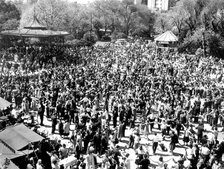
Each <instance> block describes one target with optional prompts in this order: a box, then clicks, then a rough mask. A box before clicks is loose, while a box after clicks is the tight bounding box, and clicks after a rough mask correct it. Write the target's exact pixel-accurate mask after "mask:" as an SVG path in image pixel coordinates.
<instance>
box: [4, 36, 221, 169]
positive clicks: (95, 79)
mask: <svg viewBox="0 0 224 169" xmlns="http://www.w3.org/2000/svg"><path fill="white" fill-rule="evenodd" d="M38 50H39V49H38ZM66 50H67V51H69V54H70V56H72V55H73V54H74V57H79V60H81V62H76V61H75V60H71V61H70V62H66V64H65V63H64V64H63V62H60V64H58V63H56V64H50V62H47V61H45V60H43V63H44V64H43V65H44V66H40V67H35V68H34V69H33V70H32V71H31V70H30V71H27V70H26V71H25V70H24V69H25V67H24V68H22V67H21V68H19V69H16V71H15V70H13V69H12V67H10V68H9V67H7V66H5V67H3V68H2V73H1V77H2V78H1V79H0V85H1V86H2V87H1V88H0V96H1V97H3V98H5V99H7V100H8V101H10V102H13V103H14V105H13V108H12V109H13V110H12V112H13V113H12V114H13V117H10V118H11V119H12V120H13V119H14V122H23V116H24V115H30V117H31V119H32V124H35V113H31V112H37V114H38V121H39V123H40V125H44V124H43V119H44V115H46V117H47V118H48V119H51V121H52V126H51V127H52V134H55V131H56V130H58V132H59V135H60V136H61V139H64V138H65V139H66V138H67V139H70V141H71V142H72V144H73V146H72V147H70V148H69V147H67V145H66V144H62V143H61V142H60V140H58V141H56V143H54V144H53V143H51V141H50V140H48V139H46V140H43V141H42V142H41V143H40V144H39V148H38V151H37V156H38V159H39V160H36V161H35V160H34V161H35V162H33V159H29V160H28V161H27V162H28V164H27V168H36V169H43V168H45V169H50V168H52V169H58V168H63V166H60V165H59V162H60V160H63V159H65V158H67V157H68V156H70V155H72V154H74V157H75V158H76V163H75V164H74V166H73V168H83V169H84V168H86V169H91V168H93V169H96V168H105V169H115V168H122V169H124V168H127V169H130V168H131V166H130V165H131V162H130V158H129V156H130V154H128V153H127V152H126V151H125V149H128V148H130V149H134V150H135V152H136V154H137V158H136V160H135V163H136V165H137V166H138V167H140V168H141V169H148V168H149V167H150V166H151V164H150V163H156V165H157V168H178V169H181V168H189V169H190V168H191V169H195V168H198V169H203V168H212V169H218V168H221V165H222V163H221V162H222V154H223V152H224V142H223V141H222V140H221V141H219V140H218V134H219V130H220V129H221V130H222V129H223V125H224V124H223V104H222V103H223V78H222V74H223V64H224V62H223V60H219V59H216V58H213V57H207V58H204V57H202V56H196V55H188V54H178V53H174V52H169V51H165V52H159V53H155V52H154V50H151V49H150V46H149V45H148V44H147V43H145V42H143V41H140V40H137V41H134V42H125V43H123V44H118V43H117V44H116V43H112V44H111V45H110V46H107V47H106V48H100V47H95V48H81V49H76V50H78V52H77V51H75V50H73V49H66ZM77 53H78V54H77ZM14 55H15V52H14ZM36 55H38V54H36ZM46 57H47V56H46ZM4 58H5V57H4ZM19 60H20V59H18V61H19ZM4 62H7V61H6V60H4ZM45 62H46V63H45ZM24 63H25V64H26V62H24ZM2 65H3V64H2ZM21 72H22V73H21ZM17 110H19V111H18V112H17ZM15 112H16V113H15ZM205 123H209V124H210V125H211V126H212V131H206V129H205V127H204V124H205ZM71 124H75V130H73V131H70V125H71ZM127 129H129V130H131V131H132V132H131V134H130V135H128V137H129V143H128V144H127V147H126V148H125V149H122V148H121V147H120V146H119V143H120V142H122V139H123V138H124V137H125V136H126V137H127V135H126V133H125V132H126V131H127ZM159 131H161V132H159ZM208 132H209V136H210V137H208V135H207V133H208ZM151 135H153V136H151ZM149 136H150V137H149ZM142 137H145V138H146V140H148V144H145V145H142V144H140V140H141V138H142ZM180 139H183V143H184V144H183V145H180ZM164 141H169V142H170V144H169V145H170V146H169V147H166V146H165V145H164V144H163V142H164ZM50 143H51V144H50ZM52 145H54V146H52ZM177 145H178V146H182V147H185V148H186V152H185V154H184V155H182V156H180V158H179V159H178V160H175V159H173V158H171V159H170V160H172V161H173V163H174V165H172V166H171V165H168V162H167V161H165V160H164V159H163V157H162V156H161V157H160V158H159V161H153V160H152V159H151V158H150V156H153V155H155V154H156V151H157V149H158V146H159V147H160V148H161V149H162V150H163V151H170V155H175V151H174V150H175V148H176V146H177ZM148 149H152V153H149V152H150V151H147V150H148Z"/></svg>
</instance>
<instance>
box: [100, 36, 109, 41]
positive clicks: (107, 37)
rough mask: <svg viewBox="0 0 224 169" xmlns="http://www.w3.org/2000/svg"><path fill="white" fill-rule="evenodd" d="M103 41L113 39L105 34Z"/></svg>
mask: <svg viewBox="0 0 224 169" xmlns="http://www.w3.org/2000/svg"><path fill="white" fill-rule="evenodd" d="M101 41H105V42H109V41H111V38H110V37H109V36H103V37H102V39H101Z"/></svg>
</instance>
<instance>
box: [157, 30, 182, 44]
mask: <svg viewBox="0 0 224 169" xmlns="http://www.w3.org/2000/svg"><path fill="white" fill-rule="evenodd" d="M155 41H156V42H177V41H178V38H177V37H176V35H174V34H173V32H171V31H166V32H165V33H163V34H161V35H159V36H158V37H157V38H155Z"/></svg>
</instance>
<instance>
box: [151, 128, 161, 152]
mask: <svg viewBox="0 0 224 169" xmlns="http://www.w3.org/2000/svg"><path fill="white" fill-rule="evenodd" d="M159 140H160V139H159V136H158V135H157V133H156V132H155V133H154V136H153V138H152V152H153V155H155V153H156V149H157V147H158V144H159Z"/></svg>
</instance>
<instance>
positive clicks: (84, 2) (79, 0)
mask: <svg viewBox="0 0 224 169" xmlns="http://www.w3.org/2000/svg"><path fill="white" fill-rule="evenodd" d="M67 1H69V2H78V3H81V4H87V3H89V2H93V1H94V0H67Z"/></svg>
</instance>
